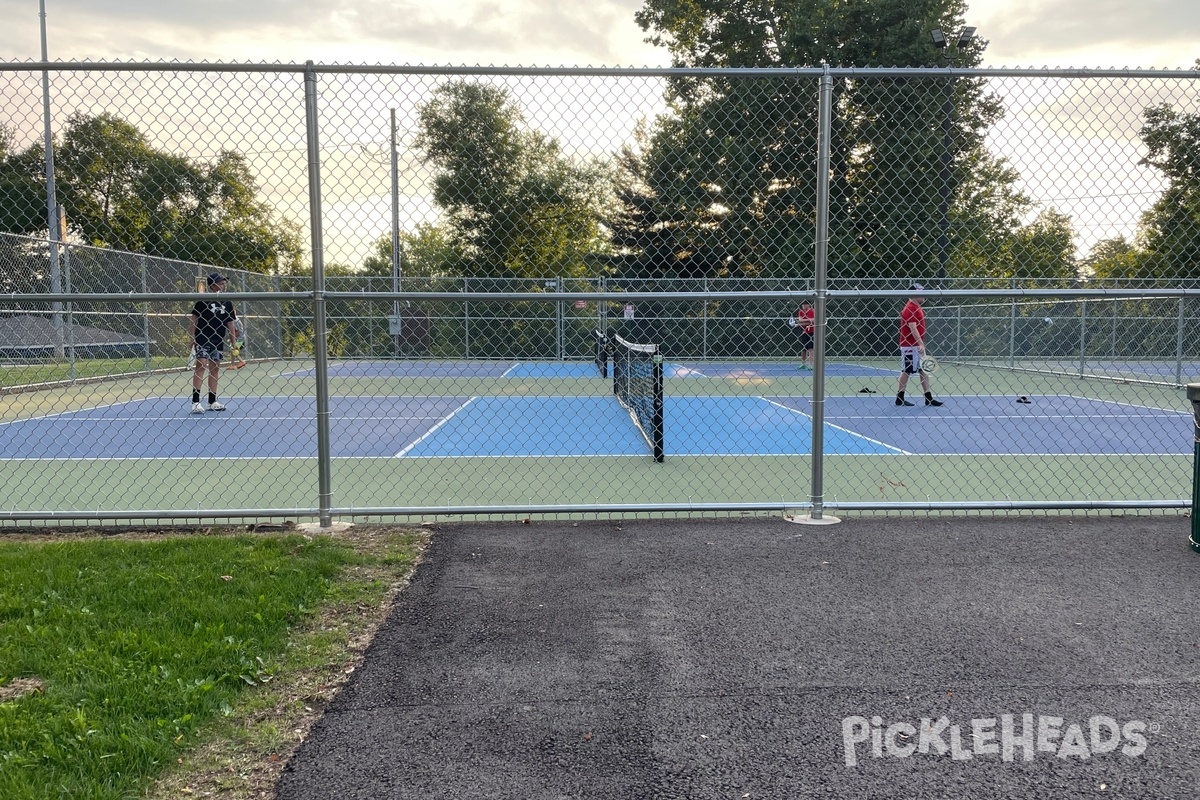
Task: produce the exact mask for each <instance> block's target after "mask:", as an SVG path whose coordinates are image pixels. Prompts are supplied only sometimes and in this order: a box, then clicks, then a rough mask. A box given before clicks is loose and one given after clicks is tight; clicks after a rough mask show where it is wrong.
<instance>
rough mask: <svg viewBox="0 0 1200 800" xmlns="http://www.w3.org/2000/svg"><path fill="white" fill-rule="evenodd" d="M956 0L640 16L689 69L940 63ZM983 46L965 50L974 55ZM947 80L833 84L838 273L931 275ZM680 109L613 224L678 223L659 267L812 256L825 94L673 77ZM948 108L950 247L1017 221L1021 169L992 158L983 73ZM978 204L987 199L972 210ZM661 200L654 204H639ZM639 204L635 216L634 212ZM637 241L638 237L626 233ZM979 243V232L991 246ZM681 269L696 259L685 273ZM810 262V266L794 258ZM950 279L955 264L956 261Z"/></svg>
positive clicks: (746, 1)
mask: <svg viewBox="0 0 1200 800" xmlns="http://www.w3.org/2000/svg"><path fill="white" fill-rule="evenodd" d="M964 9H965V3H963V2H960V0H919V2H916V3H911V2H900V1H899V0H881V2H873V3H867V2H861V1H860V2H849V3H841V4H829V3H825V2H818V1H817V0H796V1H794V2H766V3H764V2H759V1H758V0H755V2H750V0H734V1H733V2H730V1H729V0H692V2H688V3H679V2H676V1H675V0H645V3H644V5H643V8H642V9H641V11H639V12H638V13H637V15H636V20H637V22H638V23H639V24H640V25H641V27H642V28H643V30H646V31H647V32H650V33H651V36H650V37H649V39H648V41H650V42H652V43H655V44H659V45H663V46H666V47H667V48H668V49H669V50H670V51H671V54H672V59H673V62H674V64H675V65H676V66H681V67H798V66H807V67H815V66H819V65H821V64H822V63H829V64H833V65H880V66H893V65H895V66H936V65H937V64H938V52H937V50H936V49H935V48H934V47H933V44H932V42H931V40H930V38H929V31H930V30H931V29H932V28H934V27H941V28H942V29H944V30H957V29H958V28H959V27H960V26H961V24H962V13H963V11H964ZM985 46H986V42H983V41H978V40H977V41H975V42H973V43H972V44H971V45H970V47H969V48H967V49H966V50H965V51H964V52H962V53H961V54H960V55H961V59H960V62H961V63H962V65H964V66H972V65H975V64H978V62H979V59H980V56H981V54H982V50H983V48H984V47H985ZM945 89H946V85H945V84H944V83H943V82H942V81H941V80H929V79H917V78H877V77H864V78H847V79H840V80H838V81H836V82H835V84H834V98H833V119H832V143H831V144H832V151H831V163H830V168H831V187H830V202H831V208H830V220H831V223H830V232H829V233H830V273H831V275H832V276H834V277H837V278H841V279H845V280H854V281H855V282H856V283H859V284H862V283H869V282H874V281H879V280H885V279H888V278H892V277H901V278H908V277H918V276H919V277H929V276H931V275H932V274H933V272H934V270H935V269H936V266H937V263H938V259H939V251H938V247H937V242H938V228H939V223H940V214H939V205H940V200H941V188H942V184H941V181H940V174H941V163H942V158H943V152H944V148H943V132H944V131H943V125H944V124H945V123H946V121H947V116H946V113H945V109H944V98H945V94H944V92H945ZM668 99H669V101H670V104H671V113H670V115H668V116H666V117H663V118H661V119H660V120H658V121H657V122H656V131H655V132H654V133H653V134H652V135H651V136H650V137H649V139H650V142H651V144H650V147H649V148H648V149H647V150H646V152H645V156H644V158H645V161H646V164H645V165H644V166H643V168H642V170H641V176H642V177H643V178H644V179H645V184H646V187H645V191H644V193H643V195H642V197H641V198H640V199H639V200H638V201H637V202H634V203H630V202H628V200H629V198H626V201H627V202H626V214H625V215H624V219H623V220H621V221H618V222H617V226H618V227H620V226H621V225H624V226H625V227H628V226H630V225H634V226H636V225H637V224H638V223H637V217H638V216H640V217H642V218H644V219H648V220H652V221H653V223H654V224H657V225H668V226H670V227H671V233H670V235H669V237H664V238H669V239H670V240H671V241H672V242H673V250H674V257H673V258H671V257H667V258H664V256H663V254H662V253H661V251H660V252H657V253H653V254H647V255H646V256H645V258H644V259H643V263H642V264H641V267H642V268H643V269H644V270H645V271H646V272H647V273H650V274H656V273H664V272H667V271H669V270H676V271H678V270H680V269H683V271H685V272H687V273H688V274H693V275H700V274H704V275H714V276H715V275H738V274H746V275H789V274H792V275H794V274H796V272H797V270H800V271H801V272H803V271H804V270H805V266H803V264H804V262H805V261H806V260H808V259H810V258H811V249H812V244H813V225H814V219H813V209H814V207H815V192H814V186H815V165H816V161H817V151H816V148H817V139H816V131H817V119H816V115H817V110H818V109H817V103H816V100H817V92H816V86H815V82H814V81H812V80H811V79H809V80H790V79H787V78H777V79H766V78H750V79H746V78H737V77H725V76H715V77H696V76H681V77H680V76H676V77H674V78H672V80H671V82H670V85H669V97H668ZM951 105H952V108H953V113H952V115H951V116H952V119H951V120H950V122H951V125H952V136H951V137H950V140H951V144H950V147H951V152H950V157H951V170H952V175H951V181H950V186H951V187H952V191H953V195H954V196H953V198H952V203H951V215H950V219H951V220H952V222H953V223H954V228H953V229H952V234H953V239H954V241H953V242H952V247H957V246H958V244H959V243H960V242H961V240H962V238H963V234H962V231H968V232H973V233H974V234H978V233H980V232H986V233H987V234H988V236H995V235H997V234H999V233H1001V232H1003V231H1004V230H1005V229H1006V228H1011V226H1012V225H1013V224H1015V215H1014V214H1013V213H1012V209H1011V206H1012V205H1014V204H1019V203H1018V200H1019V198H1018V196H1017V195H1016V193H1015V192H1013V191H1011V190H1009V189H998V188H995V187H986V186H980V185H979V184H978V181H979V176H981V175H987V176H988V177H989V178H990V179H991V180H992V181H996V182H1001V183H1003V184H1006V185H1007V186H1011V184H1012V182H1013V181H1014V180H1015V175H1014V174H1013V173H1012V172H1011V170H1007V169H1006V168H1005V165H1004V164H1003V163H1001V162H997V161H995V160H994V159H992V158H990V157H989V156H988V155H987V153H986V150H985V149H984V145H983V133H984V131H985V130H986V129H987V127H988V126H989V125H990V124H992V123H993V122H994V121H995V120H996V119H998V117H999V114H1000V106H999V103H998V102H997V101H996V100H995V99H994V98H990V97H987V96H985V94H984V90H983V87H982V85H981V84H980V82H978V81H972V80H957V81H955V83H954V84H953V86H952V87H951ZM967 197H972V198H974V199H976V200H978V199H980V198H991V200H992V201H994V202H991V203H980V202H976V203H974V204H970V203H966V202H964V200H965V199H966V198H967ZM649 204H653V207H654V208H655V211H654V212H653V213H647V212H646V211H645V208H644V206H646V205H649ZM633 209H639V210H638V212H637V214H636V215H635V214H632V213H631V211H632V210H633ZM631 238H636V237H631ZM984 242H985V238H979V239H977V242H976V243H977V245H982V244H983V243H984ZM683 262H690V263H689V265H688V266H684V264H683ZM798 264H799V265H802V266H798ZM950 266H951V272H953V271H955V268H956V266H958V265H957V264H956V262H955V259H954V258H953V256H952V259H951V264H950Z"/></svg>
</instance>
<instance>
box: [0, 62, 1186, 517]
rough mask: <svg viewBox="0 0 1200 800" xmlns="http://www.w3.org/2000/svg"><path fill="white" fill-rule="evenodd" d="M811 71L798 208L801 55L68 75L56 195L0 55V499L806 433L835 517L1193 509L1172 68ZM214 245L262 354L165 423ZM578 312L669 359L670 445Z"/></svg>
mask: <svg viewBox="0 0 1200 800" xmlns="http://www.w3.org/2000/svg"><path fill="white" fill-rule="evenodd" d="M828 74H829V76H830V78H831V81H832V92H831V94H832V104H831V116H832V125H831V127H830V130H829V132H828V145H829V152H830V162H829V165H830V173H829V174H830V182H829V190H828V194H825V195H822V196H818V192H817V187H818V182H817V180H816V168H817V157H818V147H819V144H820V142H821V137H822V136H823V135H824V134H823V132H822V131H821V130H820V129H819V127H818V120H819V118H820V115H819V114H818V103H819V98H820V92H819V81H820V80H821V78H822V73H821V72H820V71H816V70H809V71H804V70H799V71H786V72H785V71H782V70H781V71H779V72H778V73H777V74H769V73H768V72H765V71H761V70H759V71H750V70H712V71H703V70H702V71H693V72H688V73H683V72H673V71H670V70H659V71H644V72H640V71H622V72H620V73H617V72H606V71H603V70H592V71H589V70H542V71H538V70H523V71H516V70H513V71H507V72H506V71H504V70H480V71H479V72H478V73H477V74H471V73H470V71H469V70H451V71H447V70H442V71H438V70H420V69H411V70H404V69H380V70H378V71H376V72H372V71H369V70H361V69H348V68H338V67H335V66H321V67H313V68H310V69H309V71H308V72H307V74H306V72H305V71H304V70H303V69H300V68H287V67H279V68H278V69H273V68H269V67H260V68H253V69H251V68H246V69H244V70H238V69H226V68H222V69H212V68H206V67H205V66H204V65H178V69H169V70H146V69H138V68H136V67H134V66H128V67H122V68H112V67H111V66H109V67H104V66H99V65H98V66H73V67H64V68H61V69H56V70H54V71H52V72H51V74H50V78H51V81H50V100H51V107H52V131H51V133H52V135H53V140H54V157H55V158H54V170H55V177H56V189H55V193H54V197H53V200H54V202H55V203H57V204H58V206H59V208H58V209H57V210H56V211H54V212H49V213H48V212H47V206H48V205H49V204H50V200H49V198H48V197H47V183H46V174H45V173H46V159H45V154H44V152H43V146H42V141H43V139H42V137H43V133H44V131H43V129H42V109H41V102H42V87H41V81H40V79H41V73H40V72H37V71H32V70H30V69H28V67H27V66H16V65H4V68H3V70H2V71H0V91H3V93H4V96H5V97H6V100H7V101H8V102H7V103H6V106H5V108H4V110H3V111H2V112H0V126H2V128H3V136H0V392H2V394H0V441H2V442H3V445H4V447H3V457H0V472H3V474H4V477H5V480H6V482H7V483H6V485H10V486H13V487H15V488H16V490H15V491H13V492H10V493H9V499H8V500H7V502H6V507H5V508H3V509H0V512H3V513H5V514H7V515H8V516H7V518H8V519H31V518H42V519H51V518H55V517H62V516H64V515H66V516H71V515H83V514H86V513H96V514H100V515H103V514H110V515H112V514H117V513H119V512H128V513H129V514H130V515H131V516H133V515H137V514H144V515H149V514H153V513H161V514H163V515H165V516H172V515H183V514H185V513H190V514H195V515H197V516H204V515H205V514H214V513H217V512H220V511H227V512H232V511H236V510H241V509H249V510H253V511H255V512H262V513H273V514H278V515H283V514H291V513H300V512H311V511H312V510H313V509H315V508H318V507H320V508H328V507H329V506H330V505H332V507H333V508H336V509H337V510H338V512H339V513H341V514H346V515H354V514H365V513H384V512H395V513H408V512H412V513H423V514H432V513H438V512H437V510H439V509H440V510H442V511H452V512H454V513H469V512H480V513H482V512H484V511H489V510H492V511H494V510H511V511H520V510H522V509H527V508H571V509H614V508H615V509H622V508H623V509H631V510H632V509H648V508H663V509H667V508H670V509H685V508H704V507H722V508H764V507H779V508H790V507H803V506H805V505H809V504H812V503H814V502H815V501H816V500H817V499H818V498H814V497H813V496H812V495H811V493H810V489H811V486H812V482H811V477H812V475H813V470H814V469H816V467H817V465H816V464H814V462H813V457H812V453H813V452H814V451H819V452H821V453H822V461H821V463H820V467H821V474H822V476H823V486H824V495H823V497H821V498H819V499H820V500H821V501H822V502H823V503H825V504H827V505H832V506H833V507H838V506H839V505H841V506H845V507H859V508H881V509H885V508H890V507H934V506H939V507H957V508H972V507H994V508H1001V507H1011V506H1013V505H1022V504H1024V505H1035V506H1037V505H1040V506H1041V507H1052V506H1055V505H1063V504H1066V505H1070V504H1075V505H1078V506H1087V505H1089V504H1092V505H1101V506H1102V505H1113V504H1115V505H1118V506H1121V507H1147V506H1161V505H1165V506H1170V507H1183V506H1184V505H1186V501H1187V497H1188V492H1189V487H1190V478H1189V470H1190V466H1189V465H1190V455H1191V438H1192V437H1191V434H1192V428H1191V423H1190V413H1189V409H1188V408H1187V407H1186V405H1187V404H1186V402H1185V401H1184V398H1183V392H1182V389H1181V387H1182V385H1184V384H1186V383H1188V382H1189V381H1192V380H1197V379H1200V330H1197V322H1196V317H1197V311H1198V309H1197V302H1198V298H1200V285H1198V284H1197V283H1196V279H1197V277H1200V274H1198V273H1197V271H1196V264H1197V263H1200V223H1198V222H1197V221H1196V220H1197V217H1196V213H1195V209H1196V208H1198V207H1200V183H1197V180H1196V175H1197V174H1200V171H1198V170H1197V169H1196V165H1197V163H1198V161H1197V159H1198V153H1200V151H1198V150H1197V144H1196V143H1197V138H1196V136H1195V130H1196V126H1197V124H1198V122H1197V120H1200V107H1198V106H1200V101H1198V100H1197V97H1198V95H1197V92H1196V85H1197V84H1196V80H1197V78H1196V76H1195V74H1194V73H1177V74H1172V73H1133V72H1129V73H1122V72H1119V71H1112V72H1106V73H1103V74H1082V73H1080V74H1075V73H1071V72H1068V71H1064V72H1061V73H1052V72H1046V71H1042V72H1038V73H1036V74H1034V73H1030V74H1023V73H1021V72H1020V71H1011V70H1010V71H1003V72H1001V71H992V72H989V71H987V70H955V71H953V72H951V71H945V70H869V69H858V70H853V71H844V72H839V71H837V70H833V71H831V72H830V73H828ZM306 78H308V79H309V80H308V82H307V85H306ZM306 92H310V93H311V94H306ZM310 102H311V108H312V109H313V110H314V112H315V113H314V119H315V127H311V126H310V124H309V121H308V119H307V117H306V112H307V111H308V110H309V108H310ZM393 119H394V120H395V124H394V126H393ZM314 143H318V146H316V151H315V155H316V161H315V168H314V163H313V162H312V161H311V160H310V151H309V148H310V146H313V145H314ZM393 143H394V145H393ZM314 193H315V194H316V195H317V196H319V197H320V198H321V204H320V214H319V216H318V217H317V218H316V219H314V217H313V210H312V208H311V207H310V201H311V199H312V197H313V196H314ZM822 207H824V208H827V210H828V230H827V231H823V232H822V231H820V230H818V228H817V221H818V218H819V217H820V214H819V213H818V210H819V209H820V208H822ZM60 219H61V220H63V221H64V222H65V228H63V230H61V231H59V230H57V229H56V228H55V225H56V223H57V220H60ZM52 220H53V221H55V222H54V224H52V222H51V221H52ZM314 226H316V227H317V229H318V230H320V232H321V234H322V235H321V242H322V245H323V247H322V249H321V250H320V252H318V253H314V252H313V236H312V231H313V229H314ZM822 234H823V235H824V236H825V237H826V239H825V242H826V243H827V245H828V247H827V253H828V260H827V263H822V264H820V265H818V264H817V263H816V261H815V258H814V253H815V251H816V250H817V248H816V244H817V241H818V236H820V235H822ZM818 267H819V268H821V269H823V270H824V273H823V275H824V277H825V278H826V279H827V280H826V283H825V285H824V287H825V288H824V290H823V294H822V297H821V300H822V302H821V303H820V304H819V305H820V306H821V308H822V310H823V316H822V317H821V318H820V319H814V320H813V323H812V325H813V327H814V328H815V329H816V330H815V331H814V332H813V333H814V335H813V336H812V338H811V339H810V338H809V336H808V333H807V332H806V324H807V323H806V322H805V321H804V320H803V319H802V320H800V324H799V325H793V324H789V320H790V319H794V318H795V316H796V314H797V312H798V309H799V307H800V303H801V302H802V301H803V300H805V299H808V300H811V301H815V300H816V299H817V289H818V281H817V269H818ZM213 271H218V272H220V273H222V274H223V275H225V276H227V278H228V284H227V287H226V288H227V291H228V292H231V293H234V294H233V297H234V298H235V299H234V304H235V307H236V310H237V314H238V317H239V318H240V319H241V320H242V321H243V322H244V323H245V325H246V330H247V337H246V338H247V346H246V354H245V355H248V356H249V358H248V363H247V365H246V366H245V367H244V368H242V369H230V368H229V367H230V363H229V361H228V352H226V353H225V354H223V355H224V357H225V364H224V367H225V368H224V369H223V370H222V371H221V374H220V377H219V386H218V391H217V394H218V397H219V398H221V401H222V402H223V403H224V404H226V405H227V406H228V407H229V410H228V411H226V412H204V413H201V414H198V415H192V414H191V413H190V407H191V392H192V389H193V381H194V380H199V382H200V383H199V385H200V390H199V391H200V394H201V395H202V399H203V400H204V401H205V402H204V405H207V394H208V373H207V372H204V374H202V375H199V376H197V373H196V372H195V369H194V368H193V367H190V366H189V364H188V353H189V350H190V347H191V342H190V340H189V327H188V316H189V311H190V309H191V308H192V304H193V303H194V302H195V301H196V299H198V298H192V297H187V298H181V297H179V295H181V294H183V295H187V294H189V293H195V294H197V295H199V294H200V292H201V290H203V289H206V288H207V286H206V284H205V280H204V278H205V276H206V275H208V274H209V273H210V272H213ZM914 283H920V284H922V285H923V286H924V287H925V288H924V289H923V290H921V293H923V294H924V295H925V296H926V301H925V302H924V304H923V309H924V313H925V314H926V316H927V320H926V325H927V329H926V332H925V336H924V339H925V343H926V344H927V350H928V352H929V353H932V354H934V355H936V356H937V357H938V359H939V360H940V362H941V365H942V366H941V369H940V370H939V371H938V373H937V374H936V375H933V376H929V375H921V374H917V375H914V376H913V377H912V379H911V380H910V382H909V384H908V386H907V395H908V399H909V400H914V399H915V400H916V401H917V405H915V406H912V407H908V406H904V405H896V403H895V400H896V397H895V395H896V392H897V388H898V386H899V375H900V369H901V361H900V352H899V331H900V313H901V308H902V307H903V306H904V304H905V302H906V300H907V299H908V296H909V295H910V294H913V293H914V292H915V291H916V290H912V291H910V289H909V287H910V286H911V285H912V284H914ZM58 295H62V299H56V298H57V296H58ZM128 295H137V297H136V299H131V298H129V297H127V296H128ZM155 295H170V296H169V297H167V296H164V297H155ZM239 295H249V296H245V297H239ZM318 314H320V315H321V316H320V317H319V318H318V317H317V315H318ZM319 331H323V333H324V339H323V340H322V341H321V342H320V343H319V344H321V345H323V347H318V341H317V336H318V335H319V334H318V332H319ZM596 331H600V332H601V333H602V334H603V335H604V336H621V337H623V338H625V339H627V340H630V341H635V342H642V343H650V344H654V345H657V346H658V347H659V349H660V352H661V354H662V356H663V362H664V364H663V366H664V372H665V389H664V392H665V395H666V396H665V398H664V417H665V423H664V427H665V436H664V439H665V442H664V449H665V458H664V460H663V462H662V463H661V464H656V463H655V462H654V461H653V459H652V458H649V457H647V454H646V453H645V452H644V451H645V444H644V442H643V441H641V437H640V435H639V433H638V432H637V431H636V429H631V428H630V424H631V423H630V420H629V419H628V414H627V413H625V412H624V411H623V410H622V409H621V408H620V406H619V404H617V403H616V401H615V400H614V398H613V397H612V386H611V380H608V379H606V378H604V377H602V376H601V374H600V369H599V368H598V367H597V365H596V364H595V363H594V359H595V346H596ZM818 345H819V348H820V358H819V359H814V358H812V356H811V355H810V348H811V347H816V346H818ZM814 362H816V363H815V365H816V366H817V367H818V368H819V371H817V372H814V370H813V369H812V367H813V366H814ZM922 378H925V379H926V380H928V381H929V384H928V385H929V391H930V393H931V395H932V396H935V397H937V398H939V399H941V400H942V401H943V402H944V403H945V405H944V406H940V407H937V406H925V405H924V404H923V402H922V397H921V395H922V394H923V392H924V386H923V385H922ZM323 388H324V389H328V392H323V391H321V390H322V389H323ZM321 397H328V403H329V412H330V413H329V425H330V434H331V435H330V440H329V441H330V445H329V452H327V453H321V452H319V449H318V444H317V443H318V439H319V437H318V435H317V432H318V429H319V426H320V425H321V423H322V421H321V414H320V413H319V411H320V410H321V409H320V408H318V402H319V398H321ZM818 400H819V401H820V402H822V403H823V404H824V406H823V408H824V415H823V416H824V419H825V422H826V425H825V426H824V427H822V428H820V429H814V426H813V422H812V420H813V415H814V402H815V401H818ZM1022 400H1024V401H1026V402H1021V401H1022ZM818 444H819V445H820V447H817V445H818ZM326 458H327V459H328V464H329V466H328V469H329V471H330V477H331V484H332V497H324V496H321V488H320V481H319V478H318V475H319V473H320V471H321V469H322V467H321V464H322V463H323V459H326ZM214 475H219V476H222V478H221V479H219V480H217V479H213V478H212V476H214ZM214 480H216V483H218V484H219V485H221V486H222V487H224V488H220V489H218V490H217V491H216V492H214V491H213V486H214Z"/></svg>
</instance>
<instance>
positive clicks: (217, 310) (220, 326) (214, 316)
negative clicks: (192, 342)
mask: <svg viewBox="0 0 1200 800" xmlns="http://www.w3.org/2000/svg"><path fill="white" fill-rule="evenodd" d="M192 316H193V317H195V318H196V344H198V345H200V346H201V347H217V348H221V347H222V344H223V343H224V341H225V338H226V336H228V334H229V322H230V320H234V319H237V314H236V313H234V311H233V303H232V302H230V301H229V300H197V301H196V305H194V306H192Z"/></svg>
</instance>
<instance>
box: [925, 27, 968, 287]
mask: <svg viewBox="0 0 1200 800" xmlns="http://www.w3.org/2000/svg"><path fill="white" fill-rule="evenodd" d="M930 36H931V37H932V38H933V44H934V46H935V47H936V48H937V49H938V50H939V51H940V53H941V56H942V61H943V62H945V63H946V65H947V66H949V65H951V64H953V63H955V62H956V61H958V60H959V59H960V58H961V57H962V56H963V50H965V49H966V47H967V45H969V44H970V43H971V40H972V39H974V38H975V29H974V28H973V27H966V28H963V29H962V31H961V32H960V33H959V34H958V41H957V42H955V45H954V54H953V55H950V54H949V48H948V46H947V45H948V44H949V43H948V42H947V41H946V34H944V33H942V30H941V28H934V29H933V31H931V32H930ZM943 89H944V92H943V95H942V176H941V192H942V194H941V203H940V206H939V209H938V213H939V217H940V218H939V220H938V224H939V229H938V286H939V287H940V288H943V289H944V288H945V287H946V262H947V261H948V260H949V258H950V132H951V130H952V129H953V127H954V84H953V83H952V82H951V80H950V76H949V75H946V79H945V82H944V85H943Z"/></svg>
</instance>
